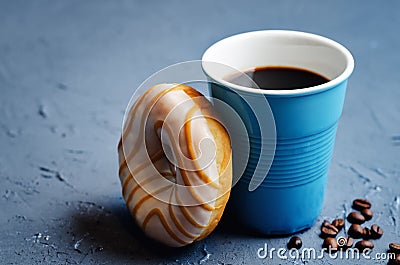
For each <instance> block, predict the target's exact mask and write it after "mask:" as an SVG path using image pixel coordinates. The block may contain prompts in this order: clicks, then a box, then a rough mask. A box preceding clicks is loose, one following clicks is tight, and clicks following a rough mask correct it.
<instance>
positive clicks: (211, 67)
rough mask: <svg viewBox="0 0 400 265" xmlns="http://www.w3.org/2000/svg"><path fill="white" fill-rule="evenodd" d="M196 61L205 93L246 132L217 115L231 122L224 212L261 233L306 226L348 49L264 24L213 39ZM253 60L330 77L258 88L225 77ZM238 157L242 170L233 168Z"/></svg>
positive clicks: (315, 206)
mask: <svg viewBox="0 0 400 265" xmlns="http://www.w3.org/2000/svg"><path fill="white" fill-rule="evenodd" d="M221 65H225V66H227V67H221ZM202 66H203V71H204V73H205V74H206V75H207V77H208V79H209V80H210V92H211V95H212V97H213V98H217V99H219V100H222V101H223V102H225V103H227V104H228V105H230V106H231V107H232V108H233V109H234V110H235V111H236V112H237V113H238V114H239V116H240V118H241V122H243V123H244V125H245V127H246V129H247V135H244V134H242V133H239V131H237V130H235V128H234V127H235V122H229V120H230V118H231V117H229V116H230V115H229V113H219V114H220V115H221V116H222V119H223V120H224V121H228V122H227V123H226V124H227V125H228V127H231V128H230V129H229V128H228V131H229V133H230V136H231V142H232V143H231V144H232V149H233V175H234V179H237V183H236V184H235V181H234V184H235V185H234V187H233V189H232V192H231V197H230V202H229V210H230V211H231V212H232V213H233V214H234V216H235V217H236V218H237V219H238V220H239V221H240V222H241V223H242V224H244V225H245V226H246V227H248V228H249V229H251V230H255V231H258V232H261V233H263V234H290V233H294V232H297V231H300V230H303V229H306V228H309V227H311V226H312V225H313V223H314V222H315V220H316V219H317V217H318V215H319V214H320V212H321V209H322V206H323V201H324V193H325V187H326V183H327V176H328V168H329V164H330V160H331V156H332V152H333V147H334V141H335V135H336V128H337V124H338V120H339V118H340V115H341V112H342V108H343V102H344V97H345V92H346V86H347V79H348V78H349V76H350V75H351V73H352V71H353V68H354V61H353V57H352V55H351V54H350V52H349V51H348V50H347V49H346V48H344V47H343V46H342V45H340V44H338V43H337V42H334V41H332V40H330V39H327V38H325V37H321V36H318V35H314V34H310V33H304V32H297V31H285V30H266V31H256V32H248V33H243V34H239V35H235V36H232V37H229V38H226V39H223V40H221V41H219V42H217V43H215V44H214V45H212V46H211V47H210V48H209V49H208V50H207V51H206V52H205V53H204V55H203V58H202ZM257 66H289V67H297V68H304V69H308V70H311V71H313V72H316V73H319V74H321V75H323V76H325V77H327V78H328V79H329V80H330V81H329V82H326V83H324V84H321V85H318V86H314V87H308V88H302V89H295V90H263V89H256V88H248V87H242V86H238V85H235V84H232V83H229V82H228V81H226V79H227V77H229V76H231V74H232V69H238V70H246V69H250V68H254V67H257ZM246 147H248V148H247V149H248V152H245V150H246ZM243 161H244V162H243ZM240 163H242V164H243V163H244V165H245V168H244V170H239V169H238V168H237V167H235V165H237V164H240Z"/></svg>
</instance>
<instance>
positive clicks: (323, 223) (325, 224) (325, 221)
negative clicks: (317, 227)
mask: <svg viewBox="0 0 400 265" xmlns="http://www.w3.org/2000/svg"><path fill="white" fill-rule="evenodd" d="M329 224H330V223H329V221H328V220H324V221H323V222H322V224H321V228H322V227H324V226H327V225H329Z"/></svg>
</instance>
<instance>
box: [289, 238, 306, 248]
mask: <svg viewBox="0 0 400 265" xmlns="http://www.w3.org/2000/svg"><path fill="white" fill-rule="evenodd" d="M302 245H303V242H302V241H301V238H300V237H298V236H293V237H291V238H290V240H289V242H288V243H287V247H288V249H292V248H295V249H300V248H301V246H302Z"/></svg>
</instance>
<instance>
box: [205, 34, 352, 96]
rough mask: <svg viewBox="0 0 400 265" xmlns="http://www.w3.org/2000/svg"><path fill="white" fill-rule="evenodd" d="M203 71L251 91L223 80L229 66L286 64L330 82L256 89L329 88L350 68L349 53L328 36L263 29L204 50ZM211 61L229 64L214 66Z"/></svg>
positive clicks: (266, 91)
mask: <svg viewBox="0 0 400 265" xmlns="http://www.w3.org/2000/svg"><path fill="white" fill-rule="evenodd" d="M202 61H203V65H202V66H203V70H204V71H205V73H206V74H207V75H208V76H209V77H211V78H212V79H214V80H216V81H217V82H219V83H222V84H224V85H226V86H228V87H232V88H235V89H237V90H241V91H247V92H255V91H254V90H259V89H254V88H248V87H243V86H239V85H235V84H232V83H229V82H228V81H226V78H227V77H229V76H230V75H232V74H234V73H232V68H233V69H237V70H238V71H245V70H249V69H252V68H254V67H259V66H290V67H296V68H303V69H307V70H311V71H313V72H316V73H318V74H320V75H323V76H324V77H326V78H328V79H329V80H330V81H329V82H327V83H324V84H321V85H318V86H314V87H309V88H303V89H294V90H259V91H258V93H260V92H261V93H264V94H281V95H282V94H298V93H310V92H315V91H318V90H323V89H327V88H329V87H333V86H334V85H336V84H339V83H341V82H343V81H344V80H345V79H347V78H348V77H349V76H350V74H351V72H352V71H353V68H354V60H353V57H352V55H351V54H350V52H349V51H348V50H347V49H346V48H345V47H343V46H342V45H341V44H339V43H337V42H335V41H333V40H330V39H328V38H325V37H322V36H319V35H315V34H311V33H305V32H298V31H289V30H265V31H255V32H247V33H243V34H239V35H235V36H232V37H228V38H226V39H223V40H221V41H219V42H217V43H215V44H214V45H212V46H211V47H210V48H208V49H207V50H206V52H205V53H204V55H203V58H202ZM207 62H214V63H218V64H222V65H227V66H229V67H216V64H212V63H207Z"/></svg>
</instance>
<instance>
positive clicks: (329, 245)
mask: <svg viewBox="0 0 400 265" xmlns="http://www.w3.org/2000/svg"><path fill="white" fill-rule="evenodd" d="M322 247H323V248H326V249H327V250H328V252H336V251H337V250H338V247H339V246H338V243H337V241H336V239H335V238H333V237H327V238H325V240H324V243H323V244H322Z"/></svg>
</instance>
